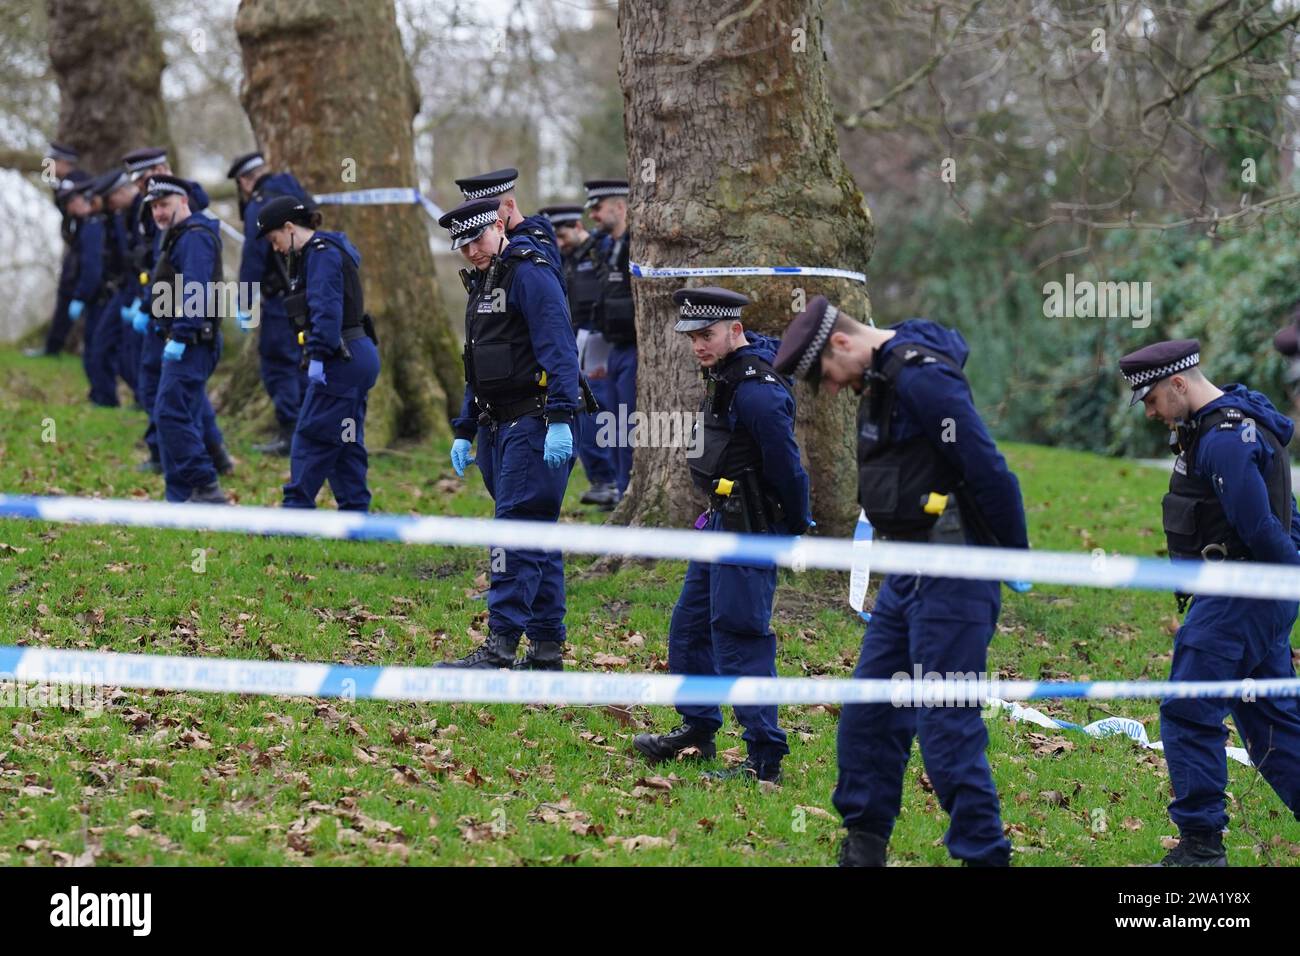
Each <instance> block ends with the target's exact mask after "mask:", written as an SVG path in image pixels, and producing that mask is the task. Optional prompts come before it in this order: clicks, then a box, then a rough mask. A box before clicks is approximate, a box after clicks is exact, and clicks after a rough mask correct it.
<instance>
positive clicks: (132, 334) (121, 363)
mask: <svg viewBox="0 0 1300 956" xmlns="http://www.w3.org/2000/svg"><path fill="white" fill-rule="evenodd" d="M134 301H135V296H127V297H125V298H124V299H123V300H122V304H123V305H130V304H131V303H132V302H134ZM118 321H119V322H121V329H122V331H121V336H120V338H119V340H118V343H117V375H118V377H119V378H120V379H122V381H124V382H126V384H127V385H129V386H131V394H132V396H134V398H135V402H136V404H137V405H139V406H140V407H141V408H144V407H147V406H145V404H144V402H143V401H142V400H141V398H140V350H141V347H142V344H143V341H144V336H143V335H141V334H140V333H139V332H137V331H136V330H135V329H134V328H132V326H131V323H130V322H122V320H121V318H120V315H119V318H118Z"/></svg>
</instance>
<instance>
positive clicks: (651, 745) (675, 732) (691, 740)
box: [632, 724, 718, 763]
mask: <svg viewBox="0 0 1300 956" xmlns="http://www.w3.org/2000/svg"><path fill="white" fill-rule="evenodd" d="M715 733H717V731H716V730H712V729H709V728H705V727H696V726H694V725H692V724H682V725H680V726H678V727H674V728H673V729H672V730H670V731H668V733H666V734H637V735H636V736H635V737H633V738H632V746H633V747H635V748H636V749H637V751H638V752H640V753H641V754H642V756H644V757H647V758H649V760H650V762H651V763H658V762H659V761H661V760H672V759H673V758H674V757H676V756H677V755H678V754H679V753H681V752H682V751H683V750H687V749H689V748H691V747H695V748H696V749H697V750H699V752H700V759H701V760H712V759H713V758H714V757H715V756H717V753H718V748H717V746H715V745H714V743H713V735H714V734H715Z"/></svg>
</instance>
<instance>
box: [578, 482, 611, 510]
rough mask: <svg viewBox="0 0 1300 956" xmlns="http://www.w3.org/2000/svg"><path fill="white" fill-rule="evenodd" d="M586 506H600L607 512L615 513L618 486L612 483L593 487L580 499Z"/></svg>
mask: <svg viewBox="0 0 1300 956" xmlns="http://www.w3.org/2000/svg"><path fill="white" fill-rule="evenodd" d="M578 501H579V502H581V503H582V504H584V505H600V507H601V508H602V509H603V510H605V511H613V510H614V506H615V505H616V504H618V486H617V485H616V484H614V483H613V482H612V481H611V482H607V483H606V484H603V485H592V486H591V487H590V488H588V489H587V490H586V491H584V492H583V493H582V497H581V498H579V499H578Z"/></svg>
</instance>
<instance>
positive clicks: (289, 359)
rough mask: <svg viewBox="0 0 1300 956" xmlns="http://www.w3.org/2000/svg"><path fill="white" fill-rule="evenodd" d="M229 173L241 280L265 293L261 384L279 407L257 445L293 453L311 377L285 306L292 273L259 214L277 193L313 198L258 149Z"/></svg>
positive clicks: (243, 320)
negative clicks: (267, 435)
mask: <svg viewBox="0 0 1300 956" xmlns="http://www.w3.org/2000/svg"><path fill="white" fill-rule="evenodd" d="M226 176H227V177H228V178H230V179H233V180H234V181H235V184H236V186H237V187H238V189H239V215H240V218H241V219H242V220H243V223H244V248H243V251H242V253H241V255H240V260H239V282H240V285H241V287H244V288H248V287H250V285H252V284H255V285H256V287H257V288H258V289H259V291H260V294H261V304H262V309H261V314H260V317H259V320H258V333H257V354H258V357H259V358H260V360H261V372H262V387H263V388H265V389H266V394H267V395H269V396H270V398H271V404H272V406H273V407H274V408H275V421H276V426H277V434H276V436H275V437H274V438H272V439H271V440H270V441H268V442H264V443H262V444H259V445H254V446H253V450H254V451H257V452H262V453H263V454H268V455H288V454H289V452H290V449H291V447H292V444H293V432H294V426H295V425H296V424H297V422H298V409H299V407H300V406H301V405H302V396H303V393H304V392H305V391H306V389H307V380H306V376H305V375H304V373H303V369H302V362H301V361H300V360H301V358H302V348H301V346H299V345H298V333H297V330H296V329H295V328H294V327H293V323H292V322H290V321H289V317H288V316H287V315H286V314H285V311H284V296H285V293H286V292H288V288H287V286H288V282H287V279H288V276H287V275H286V273H285V267H284V263H283V261H282V260H281V258H280V257H279V256H278V255H277V254H276V253H275V252H274V251H273V250H272V249H271V245H270V243H269V242H267V240H266V239H265V238H258V226H257V217H258V215H259V214H260V213H261V211H262V208H263V207H264V206H265V205H266V204H267V203H268V202H269V201H270V200H272V199H274V198H275V197H277V196H288V197H291V198H293V199H296V200H299V201H301V202H304V203H305V202H307V201H308V200H309V199H310V197H309V196H308V195H307V191H306V190H305V189H303V188H302V185H301V184H300V183H299V182H298V180H297V179H295V178H294V176H293V174H292V173H277V172H273V171H272V170H271V169H270V167H269V166H267V164H266V160H265V158H264V157H263V156H262V154H261V153H260V152H258V151H253V152H251V153H245V154H243V155H242V156H237V157H236V158H235V160H234V162H232V163H231V164H230V169H229V170H228V171H227V172H226ZM300 248H301V247H300ZM245 283H247V284H249V285H245ZM251 326H252V319H251V316H249V315H248V314H247V313H241V314H240V315H239V327H240V329H241V330H243V331H247V330H248V329H249V328H251Z"/></svg>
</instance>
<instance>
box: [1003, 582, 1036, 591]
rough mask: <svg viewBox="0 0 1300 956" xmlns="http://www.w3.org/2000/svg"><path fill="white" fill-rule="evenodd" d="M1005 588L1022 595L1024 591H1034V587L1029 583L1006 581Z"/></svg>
mask: <svg viewBox="0 0 1300 956" xmlns="http://www.w3.org/2000/svg"><path fill="white" fill-rule="evenodd" d="M1007 587H1009V588H1011V590H1013V591H1015V592H1016V593H1017V594H1024V593H1025V592H1026V591H1032V590H1033V589H1034V585H1033V583H1032V582H1030V581H1008V582H1007Z"/></svg>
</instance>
